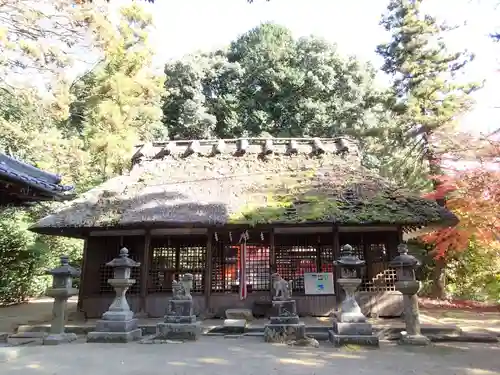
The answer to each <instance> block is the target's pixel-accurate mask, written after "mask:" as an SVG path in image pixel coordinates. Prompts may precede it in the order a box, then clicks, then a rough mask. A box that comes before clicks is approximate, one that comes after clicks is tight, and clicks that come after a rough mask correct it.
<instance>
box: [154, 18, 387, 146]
mask: <svg viewBox="0 0 500 375" xmlns="http://www.w3.org/2000/svg"><path fill="white" fill-rule="evenodd" d="M165 72H166V95H165V101H164V106H163V113H164V123H165V126H166V127H167V128H168V132H169V136H170V137H172V138H173V137H189V138H202V137H239V136H258V135H260V134H263V133H268V134H270V135H272V136H296V137H302V136H320V137H321V136H331V135H334V134H353V135H360V134H362V133H363V132H364V131H366V130H367V129H370V128H373V127H376V126H377V124H378V123H379V122H380V121H379V119H381V116H382V115H384V113H385V109H384V107H383V106H382V102H381V98H382V94H383V93H382V91H381V90H379V89H377V87H376V86H375V84H374V77H375V71H374V69H373V68H372V67H371V66H369V65H365V64H362V63H360V62H359V61H358V60H356V59H354V58H344V57H342V56H340V55H339V54H338V52H337V50H336V47H335V45H332V44H330V43H328V42H326V41H325V40H323V39H320V38H316V37H309V38H301V39H298V40H296V39H294V38H293V37H292V35H291V32H290V31H289V30H288V29H286V28H284V27H282V26H280V25H276V24H272V23H265V24H262V25H260V26H259V27H256V28H254V29H252V30H250V31H249V32H247V33H245V34H243V35H242V36H241V37H239V38H237V39H236V40H234V41H233V42H232V43H231V44H230V46H229V47H228V48H227V49H225V50H220V51H215V52H206V53H199V54H194V55H190V56H187V57H185V58H183V59H182V60H180V61H174V62H171V63H168V64H167V65H166V68H165Z"/></svg>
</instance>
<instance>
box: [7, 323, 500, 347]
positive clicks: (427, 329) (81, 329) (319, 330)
mask: <svg viewBox="0 0 500 375" xmlns="http://www.w3.org/2000/svg"><path fill="white" fill-rule="evenodd" d="M49 328H50V324H39V325H22V326H19V327H18V330H17V332H18V333H23V332H48V331H49ZM139 328H141V329H142V332H143V335H154V334H155V333H156V324H140V323H139ZM373 328H374V332H375V333H376V334H377V335H378V336H379V338H380V339H381V340H382V339H384V340H398V339H399V337H400V333H401V331H404V330H405V328H404V326H403V325H398V326H389V325H377V324H374V325H373ZM94 329H95V326H93V325H91V324H80V325H77V324H72V325H67V326H66V328H65V330H66V332H68V333H75V334H77V335H86V334H88V333H89V332H91V331H93V330H94ZM329 329H331V327H330V326H325V325H307V326H306V334H307V335H308V336H311V337H314V338H315V339H316V340H319V341H324V340H327V339H328V330H329ZM244 332H245V335H246V336H259V337H260V336H263V334H264V326H263V325H262V326H257V325H254V326H252V325H251V324H249V325H247V326H246V328H245V331H244ZM202 334H209V335H221V336H222V335H224V334H233V332H229V331H228V330H227V327H224V325H223V324H221V325H217V326H202ZM422 334H423V335H426V336H428V337H429V339H430V340H431V341H435V342H438V341H468V342H486V343H490V342H497V341H498V339H497V338H496V336H495V335H493V334H487V333H473V332H466V333H464V332H462V330H461V329H460V328H459V327H458V326H456V325H435V326H432V325H428V324H425V325H422ZM28 335H29V334H28Z"/></svg>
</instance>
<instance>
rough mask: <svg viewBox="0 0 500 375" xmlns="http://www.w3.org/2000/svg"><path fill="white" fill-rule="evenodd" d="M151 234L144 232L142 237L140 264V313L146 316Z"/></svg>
mask: <svg viewBox="0 0 500 375" xmlns="http://www.w3.org/2000/svg"><path fill="white" fill-rule="evenodd" d="M150 248H151V233H150V232H149V231H147V232H146V234H145V236H144V251H143V254H142V263H141V286H140V287H141V289H140V304H141V307H140V311H141V313H142V314H146V313H147V312H146V300H147V297H148V279H149V263H150V262H149V255H150V253H151V249H150Z"/></svg>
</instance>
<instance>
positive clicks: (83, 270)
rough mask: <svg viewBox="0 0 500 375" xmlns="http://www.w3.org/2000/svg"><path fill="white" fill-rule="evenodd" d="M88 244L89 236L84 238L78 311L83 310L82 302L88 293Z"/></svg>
mask: <svg viewBox="0 0 500 375" xmlns="http://www.w3.org/2000/svg"><path fill="white" fill-rule="evenodd" d="M88 244H89V240H88V238H85V239H84V240H83V254H82V267H81V273H80V288H79V290H78V302H77V305H76V310H77V311H82V304H83V298H84V296H85V293H86V289H87V288H86V285H85V273H86V272H87V265H88V259H87V258H88Z"/></svg>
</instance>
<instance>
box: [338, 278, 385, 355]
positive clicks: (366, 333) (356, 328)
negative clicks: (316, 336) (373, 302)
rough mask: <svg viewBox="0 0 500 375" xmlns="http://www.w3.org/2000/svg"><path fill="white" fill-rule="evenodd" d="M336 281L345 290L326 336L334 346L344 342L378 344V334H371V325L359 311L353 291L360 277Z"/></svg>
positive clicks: (359, 281) (344, 343)
mask: <svg viewBox="0 0 500 375" xmlns="http://www.w3.org/2000/svg"><path fill="white" fill-rule="evenodd" d="M338 283H339V284H340V285H341V286H342V288H343V289H344V290H345V292H346V296H345V299H344V301H342V304H341V305H340V311H339V312H338V313H337V314H335V321H334V323H333V327H332V330H330V331H328V338H329V340H330V342H331V343H333V344H334V345H335V346H341V345H346V344H356V345H368V346H378V345H379V339H378V336H376V335H374V334H373V327H372V325H371V324H370V323H368V322H367V319H366V317H365V316H364V315H363V313H362V312H361V308H360V307H359V305H358V303H357V301H356V296H355V292H356V289H357V288H358V286H359V284H361V279H339V280H338Z"/></svg>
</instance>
